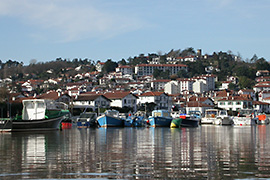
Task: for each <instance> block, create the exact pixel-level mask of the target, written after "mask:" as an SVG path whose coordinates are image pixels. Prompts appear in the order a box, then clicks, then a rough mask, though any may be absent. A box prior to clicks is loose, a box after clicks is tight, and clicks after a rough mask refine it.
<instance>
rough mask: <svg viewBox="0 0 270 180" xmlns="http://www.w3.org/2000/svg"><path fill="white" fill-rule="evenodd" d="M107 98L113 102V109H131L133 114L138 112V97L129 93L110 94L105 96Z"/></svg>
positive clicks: (111, 104)
mask: <svg viewBox="0 0 270 180" xmlns="http://www.w3.org/2000/svg"><path fill="white" fill-rule="evenodd" d="M103 95H104V96H105V97H106V98H108V99H110V100H111V103H110V106H111V107H120V108H123V107H129V108H131V109H132V110H133V112H136V111H137V99H138V97H137V96H136V95H134V94H132V93H130V92H127V91H117V92H108V93H105V94H103Z"/></svg>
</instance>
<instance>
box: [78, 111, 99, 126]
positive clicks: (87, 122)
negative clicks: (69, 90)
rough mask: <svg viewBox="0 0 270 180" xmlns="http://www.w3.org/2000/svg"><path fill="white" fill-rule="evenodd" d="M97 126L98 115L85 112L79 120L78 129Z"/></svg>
mask: <svg viewBox="0 0 270 180" xmlns="http://www.w3.org/2000/svg"><path fill="white" fill-rule="evenodd" d="M96 126H97V113H95V112H84V113H81V114H80V116H79V117H78V118H77V127H79V128H82V127H86V128H87V127H96Z"/></svg>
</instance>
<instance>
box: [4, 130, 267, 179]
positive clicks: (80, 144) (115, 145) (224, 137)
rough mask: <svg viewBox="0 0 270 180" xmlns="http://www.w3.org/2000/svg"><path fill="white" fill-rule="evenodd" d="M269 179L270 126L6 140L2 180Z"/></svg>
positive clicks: (10, 136)
mask: <svg viewBox="0 0 270 180" xmlns="http://www.w3.org/2000/svg"><path fill="white" fill-rule="evenodd" d="M259 178H260V179H264V178H265V179H267V178H270V126H269V125H266V126H265V125H254V126H239V127H236V126H214V125H202V126H199V127H197V128H179V129H170V128H97V129H92V128H84V129H78V128H77V127H72V128H68V129H63V130H61V131H60V130H59V131H44V132H31V133H30V132H27V133H26V132H10V133H1V134H0V179H259Z"/></svg>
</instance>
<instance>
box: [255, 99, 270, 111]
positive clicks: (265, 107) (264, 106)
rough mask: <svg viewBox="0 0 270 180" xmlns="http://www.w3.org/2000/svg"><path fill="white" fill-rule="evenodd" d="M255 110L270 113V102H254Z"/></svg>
mask: <svg viewBox="0 0 270 180" xmlns="http://www.w3.org/2000/svg"><path fill="white" fill-rule="evenodd" d="M252 105H253V109H254V110H256V111H257V112H259V113H270V104H269V102H261V101H253V102H252Z"/></svg>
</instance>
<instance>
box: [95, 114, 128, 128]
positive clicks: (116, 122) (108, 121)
mask: <svg viewBox="0 0 270 180" xmlns="http://www.w3.org/2000/svg"><path fill="white" fill-rule="evenodd" d="M97 121H98V124H99V126H100V127H124V125H125V122H124V120H123V119H121V118H117V117H112V116H108V115H103V116H101V117H98V118H97Z"/></svg>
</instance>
